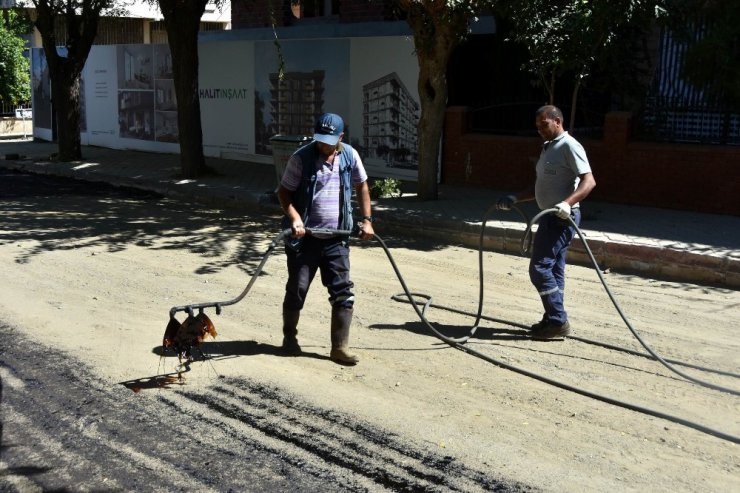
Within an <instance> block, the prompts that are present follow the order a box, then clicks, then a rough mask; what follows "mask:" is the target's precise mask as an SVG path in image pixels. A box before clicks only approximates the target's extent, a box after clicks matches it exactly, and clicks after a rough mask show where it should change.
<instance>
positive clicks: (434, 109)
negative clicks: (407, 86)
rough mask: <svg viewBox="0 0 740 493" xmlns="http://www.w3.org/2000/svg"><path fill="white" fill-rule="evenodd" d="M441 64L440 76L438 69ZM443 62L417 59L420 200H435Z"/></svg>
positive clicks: (444, 96) (442, 110)
mask: <svg viewBox="0 0 740 493" xmlns="http://www.w3.org/2000/svg"><path fill="white" fill-rule="evenodd" d="M440 64H442V67H443V68H442V70H441V75H440V70H439V66H440ZM445 67H446V61H438V60H432V59H428V58H427V59H422V58H421V57H420V58H419V81H418V89H419V99H420V104H421V115H420V118H419V123H418V125H417V129H418V136H419V144H418V145H419V148H418V151H419V178H418V179H419V183H418V197H419V199H420V200H436V199H437V198H438V188H437V175H438V170H439V148H440V141H441V139H442V130H443V128H444V119H445V109H446V108H447V77H446V74H445Z"/></svg>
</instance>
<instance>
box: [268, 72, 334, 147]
mask: <svg viewBox="0 0 740 493" xmlns="http://www.w3.org/2000/svg"><path fill="white" fill-rule="evenodd" d="M324 77H325V72H324V71H323V70H314V71H311V72H288V73H286V74H284V77H283V78H282V80H281V79H280V78H279V76H278V74H277V73H271V74H270V105H271V111H270V116H271V117H272V123H271V125H272V127H271V128H270V129H269V131H268V134H269V135H275V134H279V135H295V136H303V135H308V136H310V135H313V130H314V122H315V119H316V117H317V116H318V115H320V114H322V113H323V112H324V110H323V108H324Z"/></svg>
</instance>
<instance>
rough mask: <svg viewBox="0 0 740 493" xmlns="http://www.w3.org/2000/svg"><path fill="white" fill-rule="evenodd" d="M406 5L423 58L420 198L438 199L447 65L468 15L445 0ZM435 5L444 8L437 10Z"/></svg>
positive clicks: (418, 127) (420, 84)
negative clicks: (447, 3)
mask: <svg viewBox="0 0 740 493" xmlns="http://www.w3.org/2000/svg"><path fill="white" fill-rule="evenodd" d="M403 5H404V6H405V8H407V9H408V10H407V17H406V21H407V22H408V24H409V26H410V27H411V31H412V32H413V33H414V48H415V49H416V57H417V60H418V62H419V80H418V83H417V88H418V91H419V100H420V101H419V103H420V105H421V115H420V117H419V123H418V125H417V129H418V135H419V147H418V150H419V183H418V198H419V199H420V200H437V198H438V188H437V175H438V170H439V155H440V152H439V150H440V143H441V140H442V130H443V128H444V119H445V109H446V108H447V65H448V62H449V60H450V55H451V54H452V51H453V50H454V49H455V47H456V46H457V45H458V44H460V42H461V41H462V40H463V39H464V37H465V33H466V32H467V26H468V19H467V17H466V15H465V13H464V11H454V10H449V9H448V6H447V5H446V3H444V2H441V3H434V2H432V3H431V4H429V5H425V4H423V3H420V2H405V3H404V4H403ZM435 8H436V9H441V10H437V11H435ZM427 9H428V10H427Z"/></svg>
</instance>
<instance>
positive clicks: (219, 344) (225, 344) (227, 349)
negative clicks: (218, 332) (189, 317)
mask: <svg viewBox="0 0 740 493" xmlns="http://www.w3.org/2000/svg"><path fill="white" fill-rule="evenodd" d="M191 351H192V356H193V359H192V361H205V360H222V359H228V358H236V357H239V356H257V355H259V354H267V355H270V356H280V357H283V358H296V357H298V358H314V359H322V360H328V359H329V356H327V355H325V354H318V353H313V352H311V351H306V348H305V346H304V347H303V350H302V351H301V354H300V355H299V356H292V355H287V354H285V353H283V351H282V348H281V347H280V346H274V345H272V344H263V343H260V342H257V341H205V342H203V343H201V345H200V346H198V347H194V348H192V350H191ZM152 352H153V353H154V354H156V355H158V356H163V357H174V358H176V357H177V353H176V352H175V351H173V350H172V349H165V348H164V347H162V346H157V347H155V348H154V349H153V350H152Z"/></svg>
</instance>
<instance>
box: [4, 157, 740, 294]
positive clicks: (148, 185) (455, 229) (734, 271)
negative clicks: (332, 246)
mask: <svg viewBox="0 0 740 493" xmlns="http://www.w3.org/2000/svg"><path fill="white" fill-rule="evenodd" d="M4 157H5V156H4ZM7 157H16V156H11V155H8V156H7ZM0 167H4V168H8V169H14V170H18V171H23V172H27V173H32V174H40V175H53V176H62V177H66V178H72V179H76V180H81V181H87V182H94V183H107V184H110V185H113V186H119V187H128V188H134V189H139V190H145V191H150V192H154V193H158V194H161V195H162V196H165V197H168V198H173V199H178V200H187V201H194V202H198V203H200V204H203V205H208V206H213V207H223V208H230V209H237V210H249V211H258V212H261V213H265V214H276V215H279V214H280V213H281V212H280V208H279V206H278V205H277V204H276V203H275V202H274V201H272V200H271V197H269V195H268V194H267V193H266V192H255V191H252V190H241V191H240V193H239V194H238V195H237V194H236V193H234V192H233V191H231V190H229V189H228V188H222V187H219V186H218V185H216V186H213V187H210V188H208V187H203V186H202V185H200V184H197V183H189V182H175V181H174V180H172V179H171V178H164V177H163V178H162V179H161V180H159V181H156V180H152V178H148V179H142V178H131V177H125V176H118V175H109V174H101V173H99V172H95V171H86V170H85V169H79V168H75V167H70V166H68V165H67V163H65V164H64V165H62V164H58V163H56V162H53V161H30V160H25V161H23V160H12V159H11V160H9V159H7V158H6V160H5V161H2V162H0ZM373 215H374V216H375V217H376V218H377V220H378V223H379V224H380V225H382V229H383V230H384V231H388V232H392V233H395V234H399V235H405V236H408V235H409V234H413V235H416V236H421V237H425V238H428V239H433V240H436V241H439V242H441V243H445V244H461V245H463V246H465V247H468V248H473V249H478V248H480V246H481V223H480V222H470V221H463V220H459V219H449V218H447V217H445V216H443V215H442V214H425V213H421V212H418V211H413V210H401V209H398V208H390V207H387V206H380V207H377V208H374V211H373ZM510 224H513V223H501V224H499V225H492V224H491V223H487V224H486V234H485V235H484V236H483V239H482V247H483V249H484V250H486V251H494V252H498V253H506V254H512V255H519V256H522V253H521V246H522V245H521V243H522V236H523V233H524V230H525V225H524V224H523V223H522V224H517V225H516V226H515V227H511V226H509V225H510ZM588 233H589V232H587V231H584V234H585V235H586V236H588ZM593 234H594V237H592V238H587V240H586V241H587V243H588V246H589V249H590V250H591V253H592V254H593V256H594V259H595V260H596V263H597V264H598V268H599V269H600V271H601V272H602V273H608V272H609V271H615V272H617V271H618V272H620V273H626V274H635V275H640V276H648V277H653V278H656V279H663V280H666V281H672V282H684V283H698V284H708V285H714V286H718V287H723V288H732V289H736V288H740V258H733V257H732V256H730V253H731V252H721V253H723V254H721V255H717V254H707V253H705V252H703V251H702V250H697V251H691V250H690V249H689V248H690V247H691V246H690V245H689V246H688V248H687V249H677V248H671V247H668V246H661V245H654V244H651V240H647V239H644V240H643V241H642V242H640V243H629V242H620V241H615V240H608V239H602V238H599V237H598V236H599V233H598V232H596V233H593ZM568 263H569V264H575V265H581V266H585V267H592V268H593V267H594V265H593V262H592V259H591V257H590V256H589V255H588V251H587V249H586V248H585V246H584V244H583V240H582V239H581V238H576V239H575V240H574V241H573V244H572V245H571V247H570V250H569V252H568Z"/></svg>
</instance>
